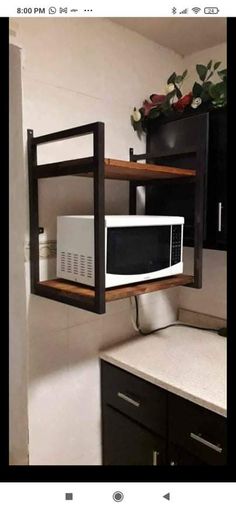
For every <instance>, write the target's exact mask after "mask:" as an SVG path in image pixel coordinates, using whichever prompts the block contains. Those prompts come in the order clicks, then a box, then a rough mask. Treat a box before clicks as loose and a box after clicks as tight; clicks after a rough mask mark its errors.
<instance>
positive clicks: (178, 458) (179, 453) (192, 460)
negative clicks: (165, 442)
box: [168, 444, 205, 467]
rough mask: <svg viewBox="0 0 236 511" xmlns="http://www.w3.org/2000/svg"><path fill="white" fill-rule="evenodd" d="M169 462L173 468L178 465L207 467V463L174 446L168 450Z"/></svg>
mask: <svg viewBox="0 0 236 511" xmlns="http://www.w3.org/2000/svg"><path fill="white" fill-rule="evenodd" d="M168 461H169V463H168V464H169V465H171V466H173V467H174V466H177V465H183V466H195V467H197V466H199V465H205V463H204V462H203V461H202V460H200V459H199V458H197V457H196V456H193V455H192V454H190V453H189V452H188V451H186V450H185V449H183V448H182V447H179V446H176V445H174V444H170V445H169V448H168Z"/></svg>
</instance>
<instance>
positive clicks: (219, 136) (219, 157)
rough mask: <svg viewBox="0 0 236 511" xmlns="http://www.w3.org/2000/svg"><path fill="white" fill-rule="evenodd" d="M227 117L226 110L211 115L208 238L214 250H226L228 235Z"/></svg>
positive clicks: (219, 110)
mask: <svg viewBox="0 0 236 511" xmlns="http://www.w3.org/2000/svg"><path fill="white" fill-rule="evenodd" d="M226 141H227V115H226V109H223V110H221V109H218V110H215V111H213V112H211V114H210V127H209V161H208V193H207V196H208V211H207V215H208V219H207V224H208V229H209V233H208V237H209V241H210V244H211V245H213V247H212V248H219V249H222V248H223V249H224V248H226V235H227V190H226V184H227V183H226V181H227V161H226V157H227V154H226Z"/></svg>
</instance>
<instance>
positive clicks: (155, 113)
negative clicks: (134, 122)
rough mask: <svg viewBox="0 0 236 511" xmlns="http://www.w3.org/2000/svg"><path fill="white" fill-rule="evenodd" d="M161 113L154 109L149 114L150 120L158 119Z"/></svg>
mask: <svg viewBox="0 0 236 511" xmlns="http://www.w3.org/2000/svg"><path fill="white" fill-rule="evenodd" d="M160 113H161V112H160V110H158V109H157V108H152V109H151V110H150V112H149V114H148V118H149V119H156V118H157V117H159V115H160Z"/></svg>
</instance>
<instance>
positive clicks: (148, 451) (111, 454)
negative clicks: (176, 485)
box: [103, 405, 166, 465]
mask: <svg viewBox="0 0 236 511" xmlns="http://www.w3.org/2000/svg"><path fill="white" fill-rule="evenodd" d="M103 423H104V430H103V452H104V456H103V464H104V465H163V464H165V461H166V456H165V441H164V440H163V439H162V438H161V437H158V436H156V435H154V434H152V433H151V432H150V431H148V430H147V429H146V428H144V427H143V426H141V425H140V424H138V423H136V422H134V421H133V420H131V419H129V418H128V417H126V416H125V415H123V414H121V413H120V412H118V411H117V410H114V409H113V408H111V407H110V406H109V405H108V406H106V407H105V409H104V417H103Z"/></svg>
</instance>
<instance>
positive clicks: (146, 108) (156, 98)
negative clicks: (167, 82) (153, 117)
mask: <svg viewBox="0 0 236 511" xmlns="http://www.w3.org/2000/svg"><path fill="white" fill-rule="evenodd" d="M165 98H166V96H165V95H164V94H151V96H150V100H151V101H147V99H145V101H144V102H143V114H144V116H145V117H146V116H147V115H148V114H149V112H150V110H152V108H155V107H157V106H159V105H161V104H162V103H163V101H165Z"/></svg>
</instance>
